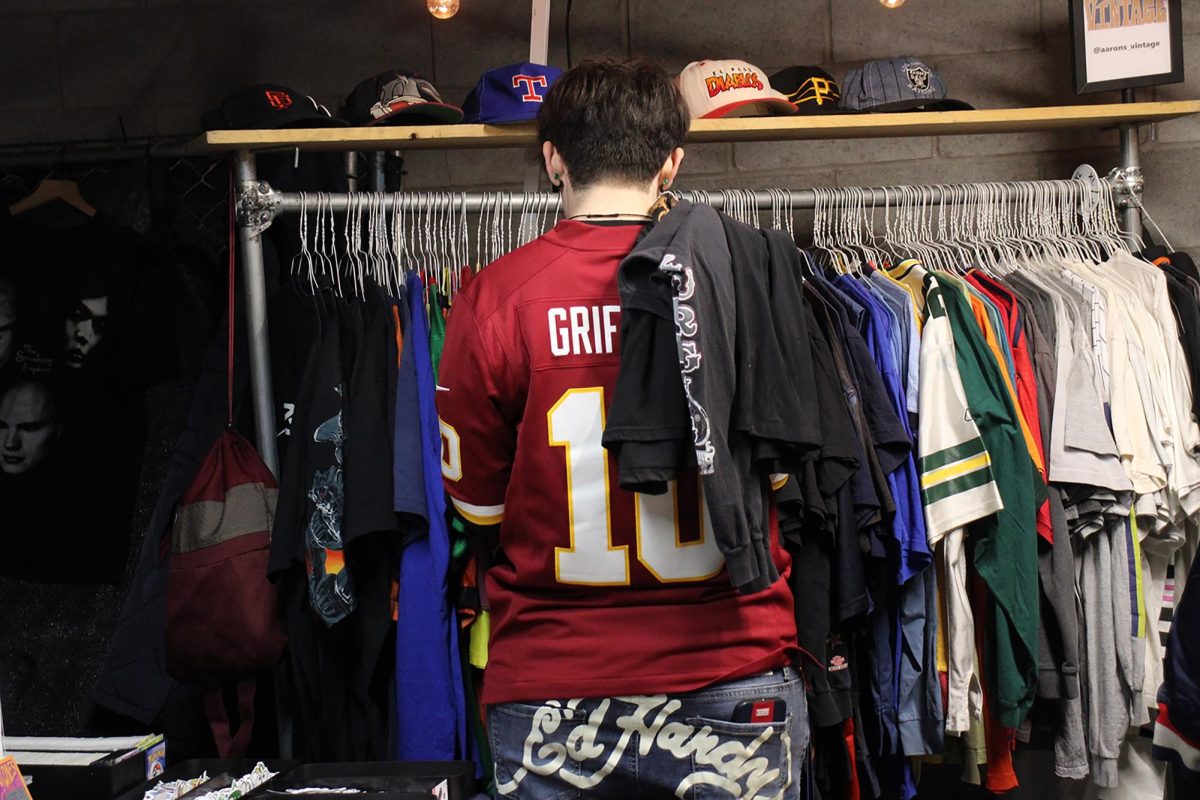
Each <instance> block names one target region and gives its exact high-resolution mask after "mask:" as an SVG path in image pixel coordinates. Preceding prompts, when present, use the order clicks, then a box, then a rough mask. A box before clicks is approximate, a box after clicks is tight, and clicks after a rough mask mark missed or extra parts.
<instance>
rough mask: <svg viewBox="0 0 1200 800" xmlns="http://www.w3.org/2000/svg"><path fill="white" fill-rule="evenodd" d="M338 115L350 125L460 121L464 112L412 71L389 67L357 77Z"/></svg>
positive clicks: (421, 123)
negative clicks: (375, 73) (355, 83)
mask: <svg viewBox="0 0 1200 800" xmlns="http://www.w3.org/2000/svg"><path fill="white" fill-rule="evenodd" d="M338 116H340V117H342V118H343V119H345V120H346V121H347V122H349V123H350V124H352V125H423V124H429V123H433V124H439V123H449V124H452V123H455V122H462V118H463V112H462V109H461V108H459V107H458V106H452V105H450V104H449V103H446V102H444V101H443V100H442V96H441V95H440V94H438V91H437V89H435V88H433V84H432V83H430V82H429V81H427V80H426V79H425V78H422V77H421V76H420V75H418V74H416V73H415V72H410V71H408V70H403V69H390V70H388V71H387V72H381V73H379V74H378V75H375V76H374V77H371V78H367V79H366V80H363V81H359V84H358V85H357V86H355V87H354V91H352V92H350V94H349V95H348V96H347V97H346V102H345V104H343V105H342V108H341V110H340V111H338Z"/></svg>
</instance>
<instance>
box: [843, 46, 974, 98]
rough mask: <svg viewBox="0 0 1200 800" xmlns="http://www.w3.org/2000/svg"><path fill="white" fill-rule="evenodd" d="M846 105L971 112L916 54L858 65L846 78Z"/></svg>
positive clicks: (844, 88)
mask: <svg viewBox="0 0 1200 800" xmlns="http://www.w3.org/2000/svg"><path fill="white" fill-rule="evenodd" d="M842 107H843V108H848V109H851V110H854V111H970V110H971V109H972V106H970V105H968V104H967V103H964V102H962V101H961V100H951V99H950V98H949V97H947V93H946V84H945V83H944V82H943V81H942V76H941V75H938V73H937V71H936V70H935V69H933V68H932V67H930V66H929V65H928V64H926V63H925V62H923V61H919V60H918V59H915V58H913V57H912V56H901V57H900V58H881V59H878V60H876V61H868V62H867V63H866V64H863V65H862V66H861V67H855V68H854V69H852V70H850V72H849V73H847V75H846V79H845V80H844V81H842Z"/></svg>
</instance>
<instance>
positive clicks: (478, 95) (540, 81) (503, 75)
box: [463, 61, 562, 125]
mask: <svg viewBox="0 0 1200 800" xmlns="http://www.w3.org/2000/svg"><path fill="white" fill-rule="evenodd" d="M559 75H562V70H561V69H559V68H558V67H548V66H546V65H545V64H532V63H530V62H528V61H526V62H523V63H520V64H509V65H508V66H507V67H496V68H495V69H489V70H488V71H487V72H485V73H483V77H481V78H480V79H479V83H477V84H475V88H474V89H472V90H471V93H470V94H469V95H467V99H466V100H464V101H463V120H464V121H466V122H482V123H484V124H487V125H496V124H502V123H505V122H527V121H529V120H531V119H536V118H537V112H538V109H539V108H541V107H542V100H544V99H545V97H546V92H548V91H550V85H551V84H553V83H554V82H555V81H556V80H558V76H559Z"/></svg>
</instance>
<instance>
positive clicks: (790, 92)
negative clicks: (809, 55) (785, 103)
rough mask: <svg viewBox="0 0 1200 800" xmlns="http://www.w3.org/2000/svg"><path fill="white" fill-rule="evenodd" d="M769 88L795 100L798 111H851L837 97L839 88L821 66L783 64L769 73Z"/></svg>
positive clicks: (817, 112)
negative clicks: (780, 67) (777, 70)
mask: <svg viewBox="0 0 1200 800" xmlns="http://www.w3.org/2000/svg"><path fill="white" fill-rule="evenodd" d="M771 88H772V89H775V90H776V91H778V92H782V93H783V94H784V95H786V96H787V99H788V100H790V101H792V102H793V103H795V105H796V108H797V109H798V112H799V113H800V114H805V115H812V114H850V113H853V112H852V111H850V110H849V109H846V108H842V107H841V105H840V104H839V102H838V101H839V100H841V98H842V89H841V87H840V86H838V82H837V81H836V80H834V78H833V76H832V75H830V74H829V73H828V72H826V71H825V70H823V69H821V68H820V67H811V66H799V67H785V68H784V69H781V70H779V72H776V73H775V74H774V75H772V76H771Z"/></svg>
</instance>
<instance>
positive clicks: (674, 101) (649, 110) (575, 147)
mask: <svg viewBox="0 0 1200 800" xmlns="http://www.w3.org/2000/svg"><path fill="white" fill-rule="evenodd" d="M690 122H691V117H690V115H689V114H688V111H687V106H685V105H684V102H683V96H682V95H681V94H680V93H679V88H678V87H677V86H676V85H675V81H674V80H672V79H671V76H669V75H668V74H667V73H666V72H664V71H663V69H662V67H660V66H658V65H657V64H654V63H652V62H650V61H645V60H641V59H635V60H632V61H615V60H612V59H597V60H589V61H584V62H583V63H581V64H579V65H578V66H575V67H572V68H571V69H569V70H567V71H566V72H564V73H563V74H562V76H561V77H560V78H559V79H558V80H557V81H555V82H554V85H553V86H551V87H550V91H549V92H548V93H547V94H546V99H545V101H544V102H543V103H542V107H541V109H540V110H539V111H538V141H539V142H547V141H548V142H551V143H552V144H553V145H554V146H555V147H556V148H558V152H559V153H560V154H561V155H562V158H563V161H564V162H566V165H567V169H568V170H570V173H571V184H572V185H573V186H574V187H576V188H581V187H583V186H587V185H588V184H591V183H594V182H595V181H597V180H615V181H619V182H623V183H637V184H641V183H646V182H648V181H651V180H653V179H654V176H655V174H656V173H657V172H658V170H659V169H660V168H661V167H662V164H663V162H664V161H666V160H667V156H669V155H670V154H671V152H672V151H673V150H674V149H675V148H676V147H682V146H683V142H684V139H685V138H686V137H687V132H688V126H689V124H690Z"/></svg>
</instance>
